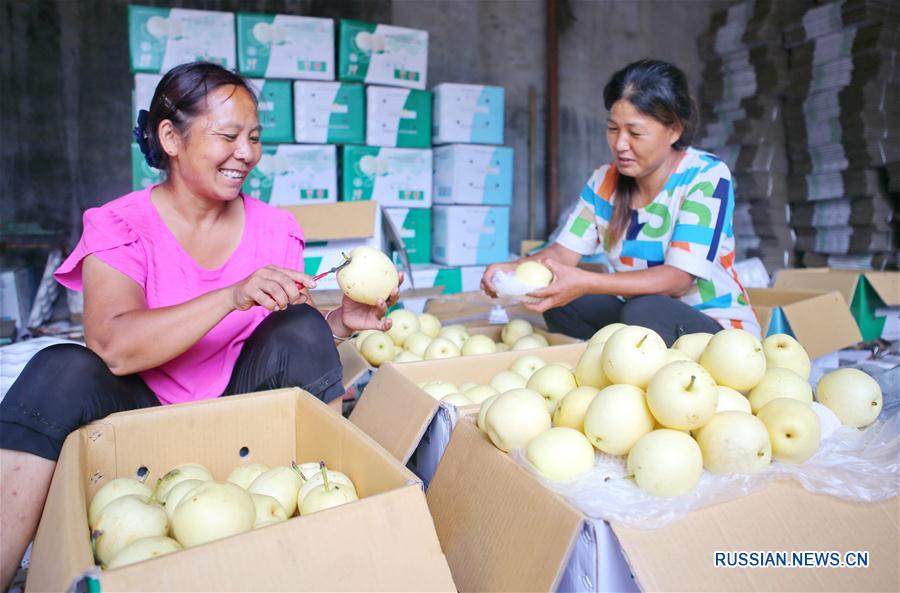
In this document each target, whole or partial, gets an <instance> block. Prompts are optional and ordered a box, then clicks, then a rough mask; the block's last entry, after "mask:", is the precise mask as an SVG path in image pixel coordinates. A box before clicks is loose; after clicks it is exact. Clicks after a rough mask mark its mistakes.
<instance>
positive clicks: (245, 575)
mask: <svg viewBox="0 0 900 593" xmlns="http://www.w3.org/2000/svg"><path fill="white" fill-rule="evenodd" d="M300 522H302V523H303V529H302V530H301V529H298V523H300ZM237 538H240V539H237ZM217 544H218V545H217ZM172 558H173V559H174V556H173V557H172ZM178 559H179V562H177V563H175V562H167V563H165V564H164V561H165V560H167V559H166V558H165V557H163V558H158V559H155V560H151V561H149V562H147V563H141V564H135V565H131V566H129V567H125V568H122V569H120V570H115V571H110V572H105V573H103V574H102V577H101V590H103V591H456V587H455V585H454V584H453V580H452V577H451V576H450V571H449V569H448V567H447V564H446V561H445V559H444V556H443V554H441V549H440V544H439V543H438V540H437V537H435V533H434V530H433V529H432V528H431V522H430V517H429V513H428V508H427V506H426V504H425V496H424V494H423V493H422V491H421V489H420V488H419V487H418V486H417V485H411V486H406V487H404V488H401V489H399V490H397V491H393V492H389V493H385V494H384V495H378V496H373V497H370V498H363V499H360V500H358V501H356V502H353V503H351V504H348V505H344V506H341V507H337V508H333V509H328V510H325V511H320V512H318V513H315V514H313V515H308V516H306V517H303V518H302V519H301V521H298V522H297V521H287V522H284V523H280V524H278V525H274V526H271V527H266V528H264V529H258V530H254V531H250V532H248V533H245V534H241V535H240V536H236V537H232V538H228V539H224V540H219V541H218V542H215V543H213V544H207V545H203V546H197V547H195V548H191V549H188V550H184V551H181V552H179V553H178ZM263 562H264V563H265V564H267V565H269V566H271V567H273V569H270V570H246V571H235V570H227V569H224V570H210V569H212V568H214V567H235V566H252V565H254V564H260V563H263ZM198 567H204V568H205V569H204V570H198ZM149 571H152V578H148V572H149Z"/></svg>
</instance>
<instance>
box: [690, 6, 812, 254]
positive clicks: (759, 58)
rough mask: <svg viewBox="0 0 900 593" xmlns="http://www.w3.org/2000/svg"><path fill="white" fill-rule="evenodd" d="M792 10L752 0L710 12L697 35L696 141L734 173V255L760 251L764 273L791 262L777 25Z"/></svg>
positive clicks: (783, 62) (783, 79)
mask: <svg viewBox="0 0 900 593" xmlns="http://www.w3.org/2000/svg"><path fill="white" fill-rule="evenodd" d="M797 14H798V10H797V3H790V2H776V1H774V0H750V1H748V2H743V3H740V4H736V5H734V6H732V7H730V8H729V9H728V10H726V11H724V12H721V13H719V14H717V15H715V16H714V17H713V19H712V25H711V29H710V32H709V33H708V34H707V35H705V36H703V37H701V39H700V50H701V55H703V56H705V57H706V63H705V66H704V76H703V79H704V85H703V95H702V97H703V102H702V105H701V119H702V121H704V122H708V123H706V125H705V126H704V127H703V129H702V130H701V134H700V139H699V142H698V143H697V144H698V145H699V146H701V147H703V148H705V149H707V150H709V151H711V152H713V153H714V154H716V155H718V156H719V157H720V158H722V160H723V161H725V163H726V164H727V165H728V167H729V169H731V171H732V175H733V177H734V183H735V198H736V202H735V212H734V230H735V235H736V243H737V256H738V259H744V258H746V257H753V256H756V257H760V258H761V259H762V260H763V262H764V263H765V264H766V267H767V268H768V269H769V270H770V271H774V270H775V269H778V268H781V267H785V266H788V265H792V264H793V263H794V251H793V250H794V235H793V233H792V231H791V228H790V224H789V221H790V218H789V210H788V207H787V203H788V192H787V186H788V159H787V152H786V141H785V127H784V119H785V118H784V100H783V93H784V90H785V88H786V87H787V84H788V77H787V74H788V68H787V52H786V51H785V50H784V48H783V47H782V43H781V30H782V29H783V27H784V26H785V25H787V24H789V23H790V22H791V21H792V20H794V19H795V18H796V17H797Z"/></svg>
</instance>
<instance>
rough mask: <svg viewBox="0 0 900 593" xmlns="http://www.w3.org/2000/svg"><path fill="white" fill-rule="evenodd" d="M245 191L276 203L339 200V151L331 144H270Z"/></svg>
mask: <svg viewBox="0 0 900 593" xmlns="http://www.w3.org/2000/svg"><path fill="white" fill-rule="evenodd" d="M262 150H263V154H262V158H261V159H260V161H259V164H257V165H256V167H254V168H253V170H252V171H251V172H250V176H249V177H248V178H247V180H246V181H245V182H244V191H245V192H247V193H248V194H250V195H251V196H253V197H255V198H259V199H260V200H261V201H263V202H267V203H269V204H272V205H275V206H295V205H300V204H303V203H308V202H313V203H328V202H336V201H337V151H336V150H335V147H334V145H331V144H277V145H276V144H270V145H264V146H263V147H262Z"/></svg>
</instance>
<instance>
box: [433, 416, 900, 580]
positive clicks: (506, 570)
mask: <svg viewBox="0 0 900 593" xmlns="http://www.w3.org/2000/svg"><path fill="white" fill-rule="evenodd" d="M428 505H429V507H430V508H431V512H432V515H433V517H434V522H435V526H436V528H437V532H438V538H439V539H440V540H441V545H442V547H443V549H444V552H445V554H446V555H447V560H448V561H449V563H450V570H451V571H452V572H453V577H454V579H455V581H456V584H457V586H458V587H459V590H460V591H462V592H468V591H623V590H633V589H634V587H635V585H637V586H638V587H639V588H640V589H642V590H645V591H651V590H652V591H824V590H828V591H896V590H897V583H898V582H900V581H898V578H900V573H898V570H900V569H898V564H897V558H898V555H900V538H898V536H897V533H898V529H900V523H898V512H897V511H898V508H900V504H898V500H897V499H896V498H895V499H893V500H889V501H884V502H881V503H877V504H862V503H851V502H847V501H844V500H840V499H837V498H832V497H828V496H822V495H816V494H811V493H809V492H807V491H805V490H803V489H802V488H801V487H800V486H798V485H797V484H795V483H793V482H776V483H773V484H772V485H770V486H769V487H768V488H766V489H765V490H763V491H761V492H757V493H754V494H751V495H749V496H746V497H744V498H740V499H737V500H732V501H729V502H726V503H723V504H720V505H716V506H713V507H708V508H705V509H701V510H699V511H696V512H694V513H692V514H690V515H688V516H687V517H685V518H684V519H682V520H680V521H677V522H675V523H673V524H671V525H669V526H666V527H662V528H659V529H634V528H627V527H624V526H621V525H616V524H612V525H610V524H608V523H605V522H603V521H592V520H591V519H589V518H588V517H586V516H585V515H583V514H582V513H581V512H579V511H578V510H577V509H576V508H575V507H573V506H572V505H570V504H569V503H568V502H566V501H565V500H564V499H562V498H561V497H560V496H558V495H557V494H556V493H554V492H552V491H550V490H549V489H547V488H546V487H544V486H543V485H542V484H541V483H540V482H538V481H537V480H536V479H535V478H534V477H533V476H532V475H531V474H530V473H529V472H528V471H527V470H526V469H525V468H524V467H522V466H520V465H519V464H518V463H516V461H515V460H514V459H512V457H510V456H509V455H508V454H506V453H504V452H502V451H500V450H499V449H497V448H496V447H494V446H493V445H492V444H491V442H490V440H489V439H488V438H487V436H486V435H484V434H483V433H482V432H481V431H480V430H478V428H477V427H476V426H475V425H474V423H473V421H472V419H471V418H463V419H461V420H460V421H459V423H458V424H457V427H456V429H455V430H454V431H453V435H452V436H451V438H450V444H449V446H448V447H447V450H446V451H445V452H444V457H443V460H442V461H441V464H440V465H439V466H438V468H437V473H436V474H435V475H434V479H433V480H432V482H431V486H430V487H429V489H428ZM779 550H786V551H789V552H790V551H803V550H826V551H828V550H836V551H838V552H840V553H842V554H843V553H844V552H848V551H867V552H868V553H869V566H868V568H858V567H857V568H760V567H754V568H750V567H745V568H717V567H716V566H715V564H714V555H715V552H717V551H728V552H735V551H779ZM623 555H624V558H625V559H627V564H628V566H630V571H631V573H633V575H634V581H630V579H629V576H628V569H627V568H624V569H623V567H622V565H621V561H622V557H623Z"/></svg>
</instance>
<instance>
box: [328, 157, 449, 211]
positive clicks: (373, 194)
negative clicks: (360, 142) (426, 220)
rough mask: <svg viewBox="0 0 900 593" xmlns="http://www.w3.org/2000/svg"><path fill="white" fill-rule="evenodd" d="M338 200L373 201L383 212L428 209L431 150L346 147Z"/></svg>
mask: <svg viewBox="0 0 900 593" xmlns="http://www.w3.org/2000/svg"><path fill="white" fill-rule="evenodd" d="M343 154H344V159H343V164H342V166H341V170H342V173H343V179H342V182H341V190H342V192H341V199H342V200H344V201H347V202H350V201H359V200H375V201H376V202H378V203H379V204H380V205H381V206H382V207H384V208H428V207H430V206H431V189H432V188H431V185H432V170H431V169H432V154H431V149H430V148H379V147H377V146H345V147H344V149H343Z"/></svg>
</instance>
